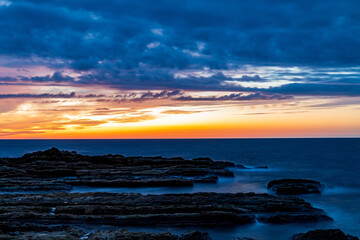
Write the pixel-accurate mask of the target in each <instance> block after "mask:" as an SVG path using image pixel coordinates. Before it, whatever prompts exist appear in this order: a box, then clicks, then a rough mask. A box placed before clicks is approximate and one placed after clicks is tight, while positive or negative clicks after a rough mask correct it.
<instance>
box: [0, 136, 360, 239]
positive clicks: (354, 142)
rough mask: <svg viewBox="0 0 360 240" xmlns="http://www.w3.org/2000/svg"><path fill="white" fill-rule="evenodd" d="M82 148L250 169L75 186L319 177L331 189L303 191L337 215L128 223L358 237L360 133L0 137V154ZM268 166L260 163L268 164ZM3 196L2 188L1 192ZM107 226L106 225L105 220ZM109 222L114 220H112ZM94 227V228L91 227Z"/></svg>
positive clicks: (255, 188)
mask: <svg viewBox="0 0 360 240" xmlns="http://www.w3.org/2000/svg"><path fill="white" fill-rule="evenodd" d="M51 147H56V148H59V149H60V150H69V151H77V152H78V153H80V154H86V155H104V154H109V153H111V154H122V155H124V156H163V157H176V156H181V157H183V158H185V159H193V158H198V157H210V158H211V159H213V160H226V161H232V162H234V163H236V164H242V165H244V166H247V167H248V169H233V170H234V172H235V177H234V178H230V177H223V178H220V179H219V182H218V183H217V184H201V183H199V184H195V186H194V187H184V188H86V187H76V188H74V189H73V190H72V191H73V192H92V191H96V192H139V193H143V194H161V193H192V192H255V193H271V192H268V190H267V188H266V186H267V183H268V182H269V181H271V180H274V179H281V178H305V179H314V180H318V181H320V182H321V183H323V184H325V186H326V188H325V190H324V191H323V193H322V194H320V195H302V196H299V197H301V198H303V199H305V200H306V201H309V202H310V203H311V204H312V205H313V206H315V207H317V208H321V209H323V210H325V211H326V212H327V213H328V215H329V216H330V217H332V218H333V219H334V222H323V223H306V224H300V223H297V224H263V223H255V224H250V225H245V226H239V227H234V228H221V227H219V228H211V229H206V228H169V227H162V226H153V227H129V228H128V229H129V230H134V231H147V232H158V231H170V232H173V233H177V234H180V233H183V232H186V231H188V230H201V231H206V232H208V233H209V234H210V236H211V237H212V239H214V240H227V239H229V240H231V239H234V238H237V237H251V238H254V239H256V240H275V239H276V240H285V239H287V240H289V239H290V236H292V235H293V234H296V233H301V232H306V231H308V230H312V229H330V228H339V229H341V230H343V231H344V232H345V233H347V234H351V235H354V236H358V237H360V138H331V139H325V138H316V139H305V138H304V139H294V138H291V139H176V140H173V139H172V140H168V139H159V140H152V139H146V140H145V139H136V140H135V139H134V140H0V157H19V156H22V155H23V154H25V153H29V152H34V151H40V150H46V149H49V148H51ZM264 166H266V167H267V168H259V167H264ZM0 198H1V195H0ZM104 228H106V226H104ZM109 228H110V227H109ZM89 229H90V230H93V229H92V228H91V226H89Z"/></svg>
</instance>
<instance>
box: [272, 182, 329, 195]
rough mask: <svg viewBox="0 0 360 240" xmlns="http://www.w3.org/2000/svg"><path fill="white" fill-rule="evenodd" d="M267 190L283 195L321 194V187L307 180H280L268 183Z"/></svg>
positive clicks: (319, 184)
mask: <svg viewBox="0 0 360 240" xmlns="http://www.w3.org/2000/svg"><path fill="white" fill-rule="evenodd" d="M267 187H268V189H270V190H272V191H274V192H276V193H277V194H283V195H297V194H309V193H321V191H322V189H323V185H322V184H321V183H320V182H317V181H314V180H308V179H280V180H273V181H271V182H269V184H268V186H267Z"/></svg>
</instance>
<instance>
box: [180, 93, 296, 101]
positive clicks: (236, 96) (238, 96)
mask: <svg viewBox="0 0 360 240" xmlns="http://www.w3.org/2000/svg"><path fill="white" fill-rule="evenodd" d="M292 98H293V97H292V96H288V95H281V94H264V93H261V92H257V93H252V94H248V95H244V94H243V93H232V94H229V95H223V96H208V97H192V96H181V97H178V98H175V100H180V101H251V100H286V99H292Z"/></svg>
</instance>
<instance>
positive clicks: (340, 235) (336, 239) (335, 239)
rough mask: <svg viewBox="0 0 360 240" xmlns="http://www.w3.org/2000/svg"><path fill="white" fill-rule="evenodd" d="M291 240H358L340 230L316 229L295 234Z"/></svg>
mask: <svg viewBox="0 0 360 240" xmlns="http://www.w3.org/2000/svg"><path fill="white" fill-rule="evenodd" d="M292 240H359V238H357V237H354V236H351V235H347V234H345V233H344V232H342V231H341V230H340V229H317V230H312V231H309V232H307V233H299V234H296V235H294V236H293V237H292Z"/></svg>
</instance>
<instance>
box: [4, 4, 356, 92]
mask: <svg viewBox="0 0 360 240" xmlns="http://www.w3.org/2000/svg"><path fill="white" fill-rule="evenodd" d="M359 9H360V1H358V0H343V1H339V0H328V1H322V0H311V1H310V0H301V1H300V0H298V1H288V0H274V1H268V0H244V1H238V0H227V1H219V0H216V1H215V0H159V1H153V0H139V1H128V0H126V1H122V0H107V1H100V0H77V1H73V0H16V1H15V0H0V56H1V57H2V58H5V59H6V58H8V59H11V60H9V61H6V62H5V63H3V64H2V65H3V66H5V67H18V68H22V67H24V66H27V65H40V66H46V67H48V68H51V69H53V70H54V75H53V76H31V77H29V76H27V77H24V76H19V77H18V78H17V80H21V81H31V82H57V83H59V82H69V83H78V84H105V85H111V86H114V87H118V88H130V89H159V88H163V89H178V88H181V89H192V90H202V89H203V90H244V91H251V89H248V88H247V87H244V86H241V85H239V84H238V85H231V84H230V85H229V84H224V82H225V81H237V80H241V81H244V79H238V78H239V77H236V76H235V77H234V76H231V75H226V74H225V75H224V74H223V73H225V72H229V71H232V70H237V69H239V68H241V67H242V66H244V65H252V66H279V67H281V68H284V69H286V68H289V67H294V66H296V67H299V68H300V69H302V68H304V69H312V70H314V69H315V70H316V69H320V70H319V71H320V72H321V76H320V77H319V76H318V75H319V72H316V73H314V74H308V73H306V72H305V71H303V72H300V73H298V74H300V75H302V74H308V76H307V77H303V78H301V79H300V80H299V76H298V75H295V74H293V75H292V77H289V75H287V80H289V81H290V82H289V83H288V84H284V85H282V86H277V87H272V88H271V89H270V90H266V91H271V92H275V93H276V92H279V93H282V94H287V93H290V94H304V95H306V94H310V95H311V94H315V95H351V96H357V95H360V86H359V84H360V83H359V82H360V81H359V77H360V68H358V67H359V66H360V11H359ZM29 59H30V60H29ZM330 68H331V69H332V70H331V71H332V72H331V73H327V72H326V71H324V69H330ZM69 69H70V70H71V71H74V72H77V73H79V75H78V76H77V77H76V78H74V77H73V76H67V75H66V74H65V73H64V70H69ZM344 69H345V71H347V72H348V74H346V75H345V76H343V75H341V74H340V75H341V76H340V75H339V76H337V75H336V74H337V73H341V72H344ZM194 71H202V72H206V73H209V72H210V73H211V74H207V75H202V76H201V75H200V76H199V75H191V73H192V72H194ZM179 72H180V73H181V72H187V73H188V74H187V75H186V76H185V77H181V78H179V77H176V74H178V73H179ZM334 73H335V74H334ZM255 74H257V75H259V76H260V77H259V76H257V77H256V75H255ZM254 76H255V77H254ZM254 76H253V77H252V79H250V80H246V81H253V82H268V81H276V80H279V79H277V78H281V77H282V75H281V74H277V75H276V74H275V75H272V76H262V74H261V73H254ZM242 78H243V77H242ZM2 79H10V80H11V81H12V82H14V79H13V78H10V77H8V76H2ZM8 82H9V81H8ZM338 86H340V87H338Z"/></svg>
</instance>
